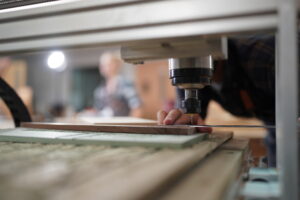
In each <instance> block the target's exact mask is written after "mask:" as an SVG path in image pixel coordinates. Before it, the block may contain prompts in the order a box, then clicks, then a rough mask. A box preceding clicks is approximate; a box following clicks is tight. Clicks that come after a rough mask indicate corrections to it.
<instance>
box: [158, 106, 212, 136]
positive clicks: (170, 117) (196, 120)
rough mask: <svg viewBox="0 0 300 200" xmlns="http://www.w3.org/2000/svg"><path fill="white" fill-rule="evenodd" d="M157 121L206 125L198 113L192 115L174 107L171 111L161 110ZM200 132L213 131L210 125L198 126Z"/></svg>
mask: <svg viewBox="0 0 300 200" xmlns="http://www.w3.org/2000/svg"><path fill="white" fill-rule="evenodd" d="M157 122H158V124H159V125H184V124H190V125H204V122H203V120H202V118H201V117H200V116H199V115H198V114H193V115H192V120H191V115H189V114H184V113H182V111H181V110H179V109H173V110H171V111H170V112H169V113H167V112H166V111H163V110H160V111H158V112H157ZM197 129H198V131H199V132H209V133H210V132H212V128H210V127H198V128H197Z"/></svg>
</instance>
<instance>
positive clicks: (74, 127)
mask: <svg viewBox="0 0 300 200" xmlns="http://www.w3.org/2000/svg"><path fill="white" fill-rule="evenodd" d="M21 127H26V128H39V129H54V130H69V131H91V132H110V133H139V134H167V135H170V134H171V135H191V134H194V133H196V132H197V130H196V128H195V127H182V126H162V125H146V126H145V125H92V124H67V123H35V122H33V123H32V122H25V123H22V124H21Z"/></svg>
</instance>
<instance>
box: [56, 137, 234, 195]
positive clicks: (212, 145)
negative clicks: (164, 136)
mask: <svg viewBox="0 0 300 200" xmlns="http://www.w3.org/2000/svg"><path fill="white" fill-rule="evenodd" d="M231 137H232V133H228V134H223V135H219V136H216V135H213V134H212V135H210V138H209V139H208V140H206V141H203V142H201V143H199V144H196V145H194V146H193V147H192V148H187V149H184V150H167V149H165V150H162V151H159V152H157V153H154V154H152V155H149V156H148V157H146V158H145V159H141V160H140V161H137V162H132V163H130V164H128V165H126V166H124V167H120V168H119V169H115V170H112V171H110V172H106V174H103V175H102V176H100V177H95V178H94V179H91V180H90V181H88V182H85V183H84V184H81V185H75V186H74V185H72V186H69V187H68V186H66V187H64V188H62V189H61V191H60V192H57V193H54V194H53V196H52V199H56V200H62V199H73V200H79V199H124V200H127V199H128V200H129V199H130V200H132V199H145V198H149V199H151V198H152V197H153V195H155V194H156V193H159V192H160V191H161V189H162V188H164V187H165V186H167V185H169V184H170V183H172V182H173V181H174V180H176V179H177V178H178V177H180V176H181V175H182V174H183V173H185V172H186V171H188V170H189V169H190V168H191V167H192V166H194V165H195V164H196V163H198V162H199V161H200V160H201V159H203V158H204V157H206V156H207V155H208V154H209V153H211V152H212V151H213V150H215V149H216V148H217V147H218V146H220V145H221V144H222V143H224V142H225V141H227V140H228V139H230V138H231Z"/></svg>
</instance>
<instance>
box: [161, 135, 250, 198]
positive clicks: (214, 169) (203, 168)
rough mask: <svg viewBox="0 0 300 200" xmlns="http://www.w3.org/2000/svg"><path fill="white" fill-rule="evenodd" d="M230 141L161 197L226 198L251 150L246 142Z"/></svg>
mask: <svg viewBox="0 0 300 200" xmlns="http://www.w3.org/2000/svg"><path fill="white" fill-rule="evenodd" d="M227 143H228V144H226V143H225V145H222V146H221V149H220V150H218V151H217V152H216V153H214V154H212V155H211V156H210V157H208V158H207V159H205V160H204V162H203V163H202V164H201V165H200V166H199V167H197V168H196V169H195V170H194V171H192V172H191V173H190V174H189V175H188V176H187V177H186V178H185V179H184V180H183V181H181V182H180V183H179V184H177V185H176V186H175V187H173V188H172V189H171V190H170V191H169V192H167V193H166V194H165V195H164V196H163V197H161V198H160V199H164V200H171V199H190V200H193V199H195V200H196V199H201V200H219V199H225V197H226V195H227V194H226V192H227V191H228V190H229V189H230V188H229V186H230V185H231V184H232V183H233V182H234V181H235V180H236V179H237V177H238V174H239V173H240V169H241V166H242V160H243V154H244V153H245V150H247V149H248V145H247V141H237V140H230V141H229V142H227ZM223 146H225V147H224V148H223ZM231 147H232V148H231ZM230 148H231V149H230Z"/></svg>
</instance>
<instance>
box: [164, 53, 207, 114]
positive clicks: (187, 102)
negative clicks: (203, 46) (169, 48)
mask: <svg viewBox="0 0 300 200" xmlns="http://www.w3.org/2000/svg"><path fill="white" fill-rule="evenodd" d="M212 74H213V61H212V57H211V56H205V57H191V58H170V59H169V75H170V79H171V80H172V85H174V86H177V87H179V88H181V89H184V99H183V100H182V102H181V107H182V109H183V111H184V113H200V112H201V101H200V99H199V94H198V90H199V89H201V88H203V87H205V86H206V85H209V84H210V83H211V77H212Z"/></svg>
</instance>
